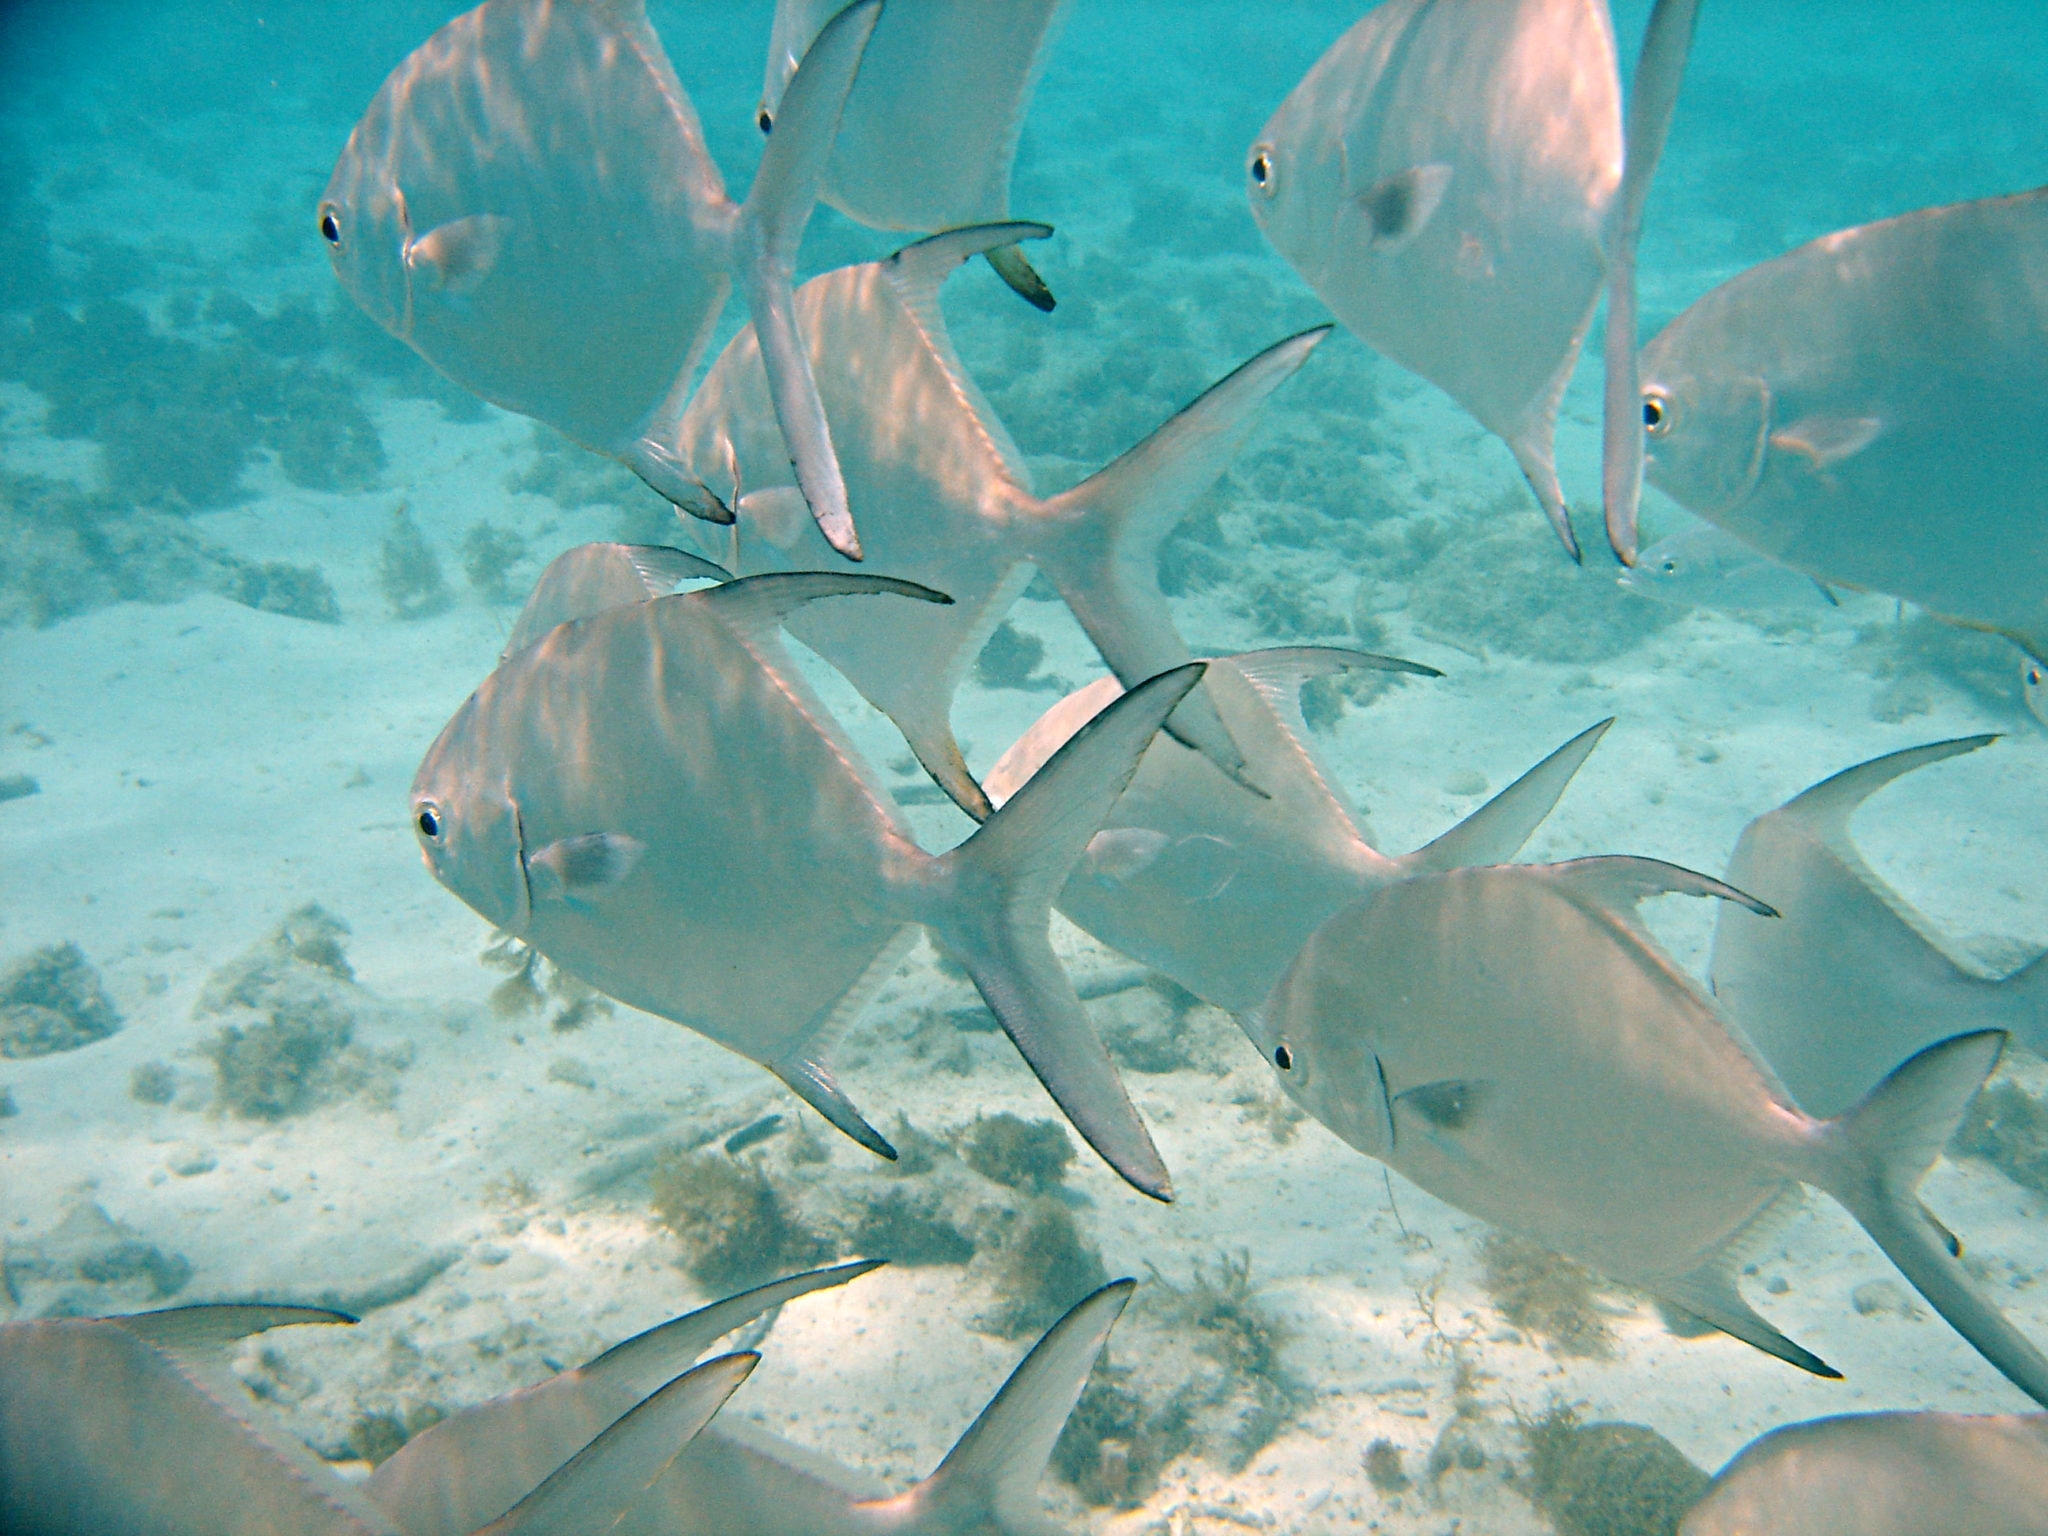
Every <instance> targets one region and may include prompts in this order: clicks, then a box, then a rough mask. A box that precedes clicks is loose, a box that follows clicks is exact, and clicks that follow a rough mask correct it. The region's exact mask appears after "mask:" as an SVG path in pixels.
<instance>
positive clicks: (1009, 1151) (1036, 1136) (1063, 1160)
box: [960, 1111, 1074, 1195]
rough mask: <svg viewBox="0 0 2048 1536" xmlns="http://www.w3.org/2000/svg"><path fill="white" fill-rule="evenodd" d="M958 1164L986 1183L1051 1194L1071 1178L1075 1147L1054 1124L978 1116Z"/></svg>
mask: <svg viewBox="0 0 2048 1536" xmlns="http://www.w3.org/2000/svg"><path fill="white" fill-rule="evenodd" d="M960 1159H961V1161H962V1162H964V1163H966V1164H967V1166H968V1167H970V1168H972V1169H973V1170H974V1171H975V1172H976V1173H978V1174H980V1175H981V1176H982V1177H983V1178H985V1179H989V1180H992V1181H994V1182H995V1183H997V1184H1001V1185H1004V1186H1006V1187H1007V1188H1010V1189H1020V1190H1023V1191H1024V1192H1025V1193H1027V1194H1034V1195H1046V1194H1051V1193H1052V1192H1053V1191H1054V1190H1056V1189H1058V1188H1059V1187H1060V1184H1061V1182H1062V1181H1063V1180H1064V1179H1065V1178H1066V1176H1067V1165H1068V1164H1069V1163H1071V1162H1073V1160H1074V1144H1073V1143H1072V1142H1071V1141H1069V1140H1068V1139H1067V1133H1066V1132H1065V1131H1064V1130H1062V1129H1061V1128H1060V1127H1059V1125H1058V1124H1057V1123H1055V1122H1054V1121H1051V1120H1026V1119H1023V1118H1022V1117H1021V1116H1018V1115H1013V1114H1010V1113H1008V1112H1007V1111H1005V1112H1004V1113H1001V1114H995V1115H979V1116H977V1117H976V1118H975V1121H974V1124H972V1125H971V1126H969V1127H968V1128H967V1130H966V1132H965V1133H964V1134H963V1135H962V1136H961V1138H960Z"/></svg>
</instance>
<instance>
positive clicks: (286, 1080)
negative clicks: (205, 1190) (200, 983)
mask: <svg viewBox="0 0 2048 1536" xmlns="http://www.w3.org/2000/svg"><path fill="white" fill-rule="evenodd" d="M347 933H348V925H347V924H346V923H344V922H342V921H341V920H340V919H339V918H337V917H335V916H334V915H333V914H332V913H330V912H328V911H326V910H325V909H324V908H322V907H321V906H320V905H319V904H318V903H308V904H307V905H305V906H303V907H300V908H298V909H297V910H296V911H294V912H292V913H291V914H290V915H289V916H287V917H286V918H285V920H284V921H283V922H282V923H281V924H280V925H279V926H278V928H277V930H276V931H275V932H274V933H273V934H272V935H271V936H270V937H269V938H268V939H266V940H264V941H263V942H262V943H260V944H258V945H257V946H256V947H255V948H254V949H252V950H251V951H250V952H249V953H248V954H246V955H244V956H243V957H242V958H241V959H239V960H235V961H232V962H230V963H229V964H227V965H225V966H223V967H221V969H219V970H218V971H216V972H215V973H214V974H213V976H212V977H211V978H210V979H209V980H208V982H207V984H206V988H205V990H204V991H203V992H202V993H201V994H200V998H199V1002H198V1005H197V1007H196V1009H195V1011H196V1012H197V1013H199V1014H200V1015H202V1016H211V1015H221V1016H225V1017H226V1018H228V1019H229V1020H230V1022H228V1023H226V1024H224V1025H222V1026H221V1028H220V1029H219V1030H218V1031H217V1032H216V1033H215V1034H214V1035H213V1036H212V1037H211V1038H210V1039H208V1040H206V1041H204V1042H202V1044H201V1045H200V1047H199V1049H200V1053H201V1054H202V1055H204V1056H206V1057H207V1058H208V1059H210V1060H211V1061H212V1062H213V1064H214V1070H215V1073H216V1082H215V1086H214V1103H215V1105H216V1106H217V1107H218V1108H220V1109H223V1110H226V1111H227V1112H228V1113H229V1114H232V1115H236V1116H239V1117H241V1118H242V1119H245V1120H281V1119H283V1118H285V1117H286V1116H287V1115H293V1114H298V1113H300V1112H302V1111H304V1110H307V1109H311V1108H313V1107H314V1106H315V1105H317V1104H320V1103H324V1102H327V1101H329V1100H331V1099H334V1098H338V1097H341V1096H343V1095H344V1094H349V1093H360V1094H364V1095H366V1096H367V1097H369V1098H370V1100H371V1101H372V1102H373V1103H376V1104H380V1105H388V1104H389V1103H390V1102H391V1100H392V1099H393V1098H394V1097H395V1096H396V1085H395V1077H396V1074H397V1072H398V1071H400V1070H401V1069H403V1068H404V1066H405V1065H407V1062H408V1058H407V1056H406V1055H405V1054H404V1053H403V1052H392V1053H385V1054H383V1055H372V1054H370V1053H367V1052H364V1051H362V1050H360V1049H357V1048H355V1047H354V1046H353V1045H352V1041H353V1039H354V1036H355V1027H356V1021H357V1016H358V1014H359V1012H360V1011H361V1009H362V1007H363V1005H364V1003H365V1001H366V998H365V994H364V993H363V992H362V989H361V988H359V987H357V986H356V985H355V973H354V971H353V970H351V969H350V967H349V963H348V957H347V955H346V953H345V952H344V950H343V948H342V939H343V938H344V937H345V936H346V935H347Z"/></svg>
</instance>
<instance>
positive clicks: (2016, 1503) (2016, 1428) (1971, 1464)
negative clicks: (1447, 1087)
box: [1678, 1413, 2048, 1536]
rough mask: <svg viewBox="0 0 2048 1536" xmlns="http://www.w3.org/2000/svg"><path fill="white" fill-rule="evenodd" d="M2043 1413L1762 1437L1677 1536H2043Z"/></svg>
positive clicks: (1853, 1423) (1910, 1419) (1878, 1420)
mask: <svg viewBox="0 0 2048 1536" xmlns="http://www.w3.org/2000/svg"><path fill="white" fill-rule="evenodd" d="M2044 1489H2048V1414H2039V1413H2026V1414H2017V1413H1984V1414H1966V1413H1850V1414H1842V1415H1839V1416H1837V1417H1833V1418H1826V1419H1812V1420H1809V1421H1808V1422H1806V1423H1804V1424H1787V1425H1785V1426H1784V1427H1783V1428H1780V1429H1774V1430H1772V1431H1771V1432H1770V1433H1769V1434H1767V1435H1760V1436H1758V1437H1757V1438H1756V1439H1755V1440H1752V1441H1751V1442H1750V1443H1749V1444H1748V1445H1746V1446H1744V1447H1743V1448H1742V1449H1741V1451H1739V1452H1738V1453H1737V1454H1736V1455H1735V1458H1734V1459H1733V1460H1732V1461H1730V1462H1729V1463H1728V1465H1727V1466H1725V1467H1723V1468H1722V1469H1721V1474H1720V1476H1718V1477H1716V1478H1715V1479H1714V1483H1713V1486H1712V1487H1711V1488H1709V1489H1708V1490H1707V1492H1706V1493H1705V1494H1704V1495H1703V1496H1702V1497H1701V1499H1700V1501H1699V1502H1698V1503H1697V1504H1695V1505H1694V1506H1693V1507H1692V1509H1691V1510H1690V1511H1688V1512H1687V1514H1686V1515H1685V1517H1684V1518H1683V1519H1682V1520H1680V1521H1679V1523H1678V1536H2048V1503H2044V1500H2043V1498H2042V1491H2043V1490H2044Z"/></svg>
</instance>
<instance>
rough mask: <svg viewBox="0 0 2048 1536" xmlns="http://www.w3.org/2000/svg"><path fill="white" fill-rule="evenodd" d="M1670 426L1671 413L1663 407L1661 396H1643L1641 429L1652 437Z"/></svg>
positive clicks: (1660, 433)
mask: <svg viewBox="0 0 2048 1536" xmlns="http://www.w3.org/2000/svg"><path fill="white" fill-rule="evenodd" d="M1670 426H1671V413H1670V412H1669V411H1667V410H1666V409H1665V408H1664V398H1663V396H1661V395H1645V396H1643V430H1644V431H1646V432H1648V433H1649V434H1650V436H1652V437H1661V436H1663V434H1664V433H1665V432H1666V431H1668V430H1669V429H1670Z"/></svg>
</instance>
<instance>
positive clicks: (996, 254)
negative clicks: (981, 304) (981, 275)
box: [981, 236, 1059, 315]
mask: <svg viewBox="0 0 2048 1536" xmlns="http://www.w3.org/2000/svg"><path fill="white" fill-rule="evenodd" d="M1032 238H1036V237H1035V236H1034V237H1032ZM981 254H982V255H983V257H985V258H986V259H987V261H988V264H989V265H990V266H991V267H993V268H994V269H995V273H996V276H997V277H1000V278H1001V279H1002V280H1003V281H1004V282H1006V283H1008V284H1009V285H1010V291H1011V292H1012V293H1014V294H1016V295H1017V297H1019V298H1020V299H1022V300H1023V301H1024V302H1025V303H1026V304H1029V305H1030V306H1031V307H1032V308H1033V309H1038V310H1043V311H1044V312H1045V313H1046V314H1048V315H1049V314H1051V313H1052V312H1053V310H1054V308H1055V307H1057V305H1058V303H1059V300H1057V299H1055V298H1054V297H1053V296H1052V289H1051V288H1049V287H1047V286H1046V281H1045V279H1044V278H1042V277H1040V276H1039V275H1038V270H1037V268H1035V267H1033V266H1032V265H1031V263H1030V262H1029V261H1027V260H1025V259H1024V253H1023V252H1022V251H1021V250H1019V249H1018V248H1017V247H1016V246H1014V245H998V246H994V247H991V248H990V249H989V250H986V251H983V252H982V253H981Z"/></svg>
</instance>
